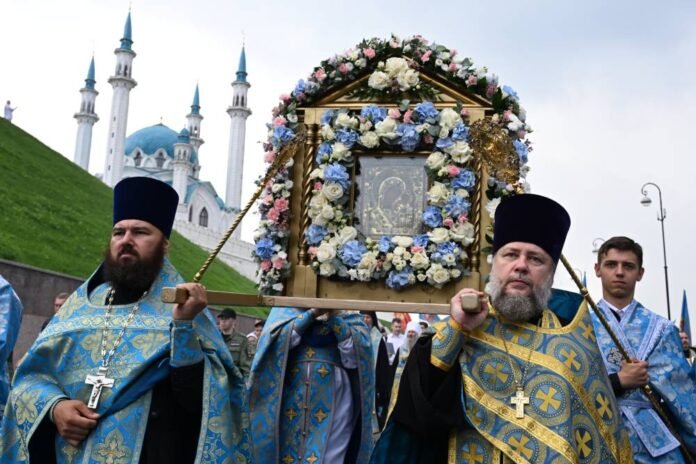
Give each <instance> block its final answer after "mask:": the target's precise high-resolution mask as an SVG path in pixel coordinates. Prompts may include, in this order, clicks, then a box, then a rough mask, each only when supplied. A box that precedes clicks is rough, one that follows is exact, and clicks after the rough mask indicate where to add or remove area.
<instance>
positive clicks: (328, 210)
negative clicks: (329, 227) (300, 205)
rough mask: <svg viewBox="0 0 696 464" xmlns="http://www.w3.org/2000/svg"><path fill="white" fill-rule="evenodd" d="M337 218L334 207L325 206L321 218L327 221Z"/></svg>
mask: <svg viewBox="0 0 696 464" xmlns="http://www.w3.org/2000/svg"><path fill="white" fill-rule="evenodd" d="M334 216H335V213H334V209H333V206H331V205H324V207H323V208H322V209H321V217H322V218H324V219H326V220H331V219H333V218H334Z"/></svg>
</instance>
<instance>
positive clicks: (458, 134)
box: [452, 122, 469, 141]
mask: <svg viewBox="0 0 696 464" xmlns="http://www.w3.org/2000/svg"><path fill="white" fill-rule="evenodd" d="M452 138H453V139H454V140H457V141H460V140H468V139H469V128H468V127H466V126H465V125H464V124H462V123H461V122H460V123H459V124H457V125H456V126H454V129H453V130H452Z"/></svg>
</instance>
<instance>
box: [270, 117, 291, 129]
mask: <svg viewBox="0 0 696 464" xmlns="http://www.w3.org/2000/svg"><path fill="white" fill-rule="evenodd" d="M287 122H288V120H287V119H285V118H284V117H282V116H278V117H277V118H275V119H273V125H274V126H275V127H278V126H284V125H285V124H286V123H287Z"/></svg>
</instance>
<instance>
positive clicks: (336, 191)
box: [321, 182, 343, 201]
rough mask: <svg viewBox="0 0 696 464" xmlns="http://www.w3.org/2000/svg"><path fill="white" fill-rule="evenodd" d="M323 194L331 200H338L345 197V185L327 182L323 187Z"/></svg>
mask: <svg viewBox="0 0 696 464" xmlns="http://www.w3.org/2000/svg"><path fill="white" fill-rule="evenodd" d="M321 193H322V195H324V196H325V197H326V199H327V200H329V201H336V200H339V199H340V198H341V197H343V187H341V184H338V183H336V182H327V183H326V184H324V187H323V188H322V189H321Z"/></svg>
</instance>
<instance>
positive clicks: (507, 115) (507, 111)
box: [503, 110, 512, 121]
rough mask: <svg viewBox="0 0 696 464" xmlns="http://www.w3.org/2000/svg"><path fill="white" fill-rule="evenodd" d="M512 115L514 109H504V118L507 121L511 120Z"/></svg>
mask: <svg viewBox="0 0 696 464" xmlns="http://www.w3.org/2000/svg"><path fill="white" fill-rule="evenodd" d="M511 116H512V110H505V111H503V119H504V120H505V121H509V120H510V117H511Z"/></svg>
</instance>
